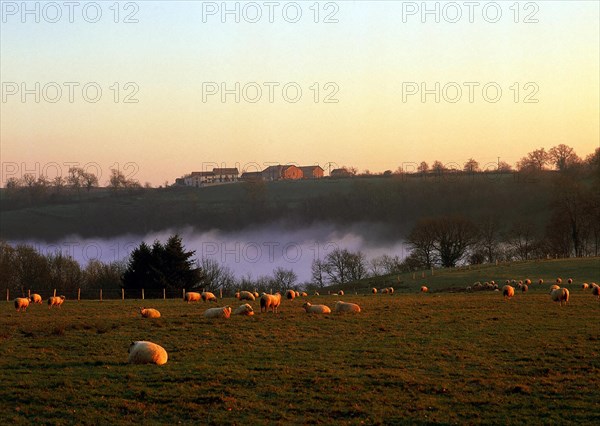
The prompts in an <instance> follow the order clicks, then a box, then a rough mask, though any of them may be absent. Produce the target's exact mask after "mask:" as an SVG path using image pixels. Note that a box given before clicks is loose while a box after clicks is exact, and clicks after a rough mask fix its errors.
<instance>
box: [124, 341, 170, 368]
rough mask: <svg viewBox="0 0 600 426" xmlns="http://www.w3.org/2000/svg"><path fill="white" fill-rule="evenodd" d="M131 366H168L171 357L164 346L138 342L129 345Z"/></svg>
mask: <svg viewBox="0 0 600 426" xmlns="http://www.w3.org/2000/svg"><path fill="white" fill-rule="evenodd" d="M128 352H129V363H130V364H156V365H163V364H166V362H167V359H168V358H169V356H168V355H167V351H165V349H164V348H163V347H162V346H159V345H157V344H156V343H152V342H146V341H138V342H131V345H129V351H128Z"/></svg>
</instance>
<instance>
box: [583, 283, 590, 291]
mask: <svg viewBox="0 0 600 426" xmlns="http://www.w3.org/2000/svg"><path fill="white" fill-rule="evenodd" d="M588 288H590V286H589V284H588V283H583V284H581V289H582V290H587V289H588Z"/></svg>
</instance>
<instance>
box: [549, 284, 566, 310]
mask: <svg viewBox="0 0 600 426" xmlns="http://www.w3.org/2000/svg"><path fill="white" fill-rule="evenodd" d="M550 297H551V298H552V301H553V302H559V303H560V306H562V304H563V302H564V303H565V305H566V304H567V303H568V302H569V289H566V288H556V289H554V290H552V291H551V292H550Z"/></svg>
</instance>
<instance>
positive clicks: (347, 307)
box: [334, 300, 360, 312]
mask: <svg viewBox="0 0 600 426" xmlns="http://www.w3.org/2000/svg"><path fill="white" fill-rule="evenodd" d="M334 309H335V311H336V312H360V306H358V305H357V304H356V303H347V302H342V301H341V300H338V301H337V302H335V307H334Z"/></svg>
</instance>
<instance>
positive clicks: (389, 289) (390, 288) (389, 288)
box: [342, 287, 394, 296]
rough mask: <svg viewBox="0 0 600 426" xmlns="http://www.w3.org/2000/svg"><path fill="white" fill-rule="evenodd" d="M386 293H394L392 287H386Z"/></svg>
mask: <svg viewBox="0 0 600 426" xmlns="http://www.w3.org/2000/svg"><path fill="white" fill-rule="evenodd" d="M388 294H394V287H388ZM342 296H343V295H342Z"/></svg>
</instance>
